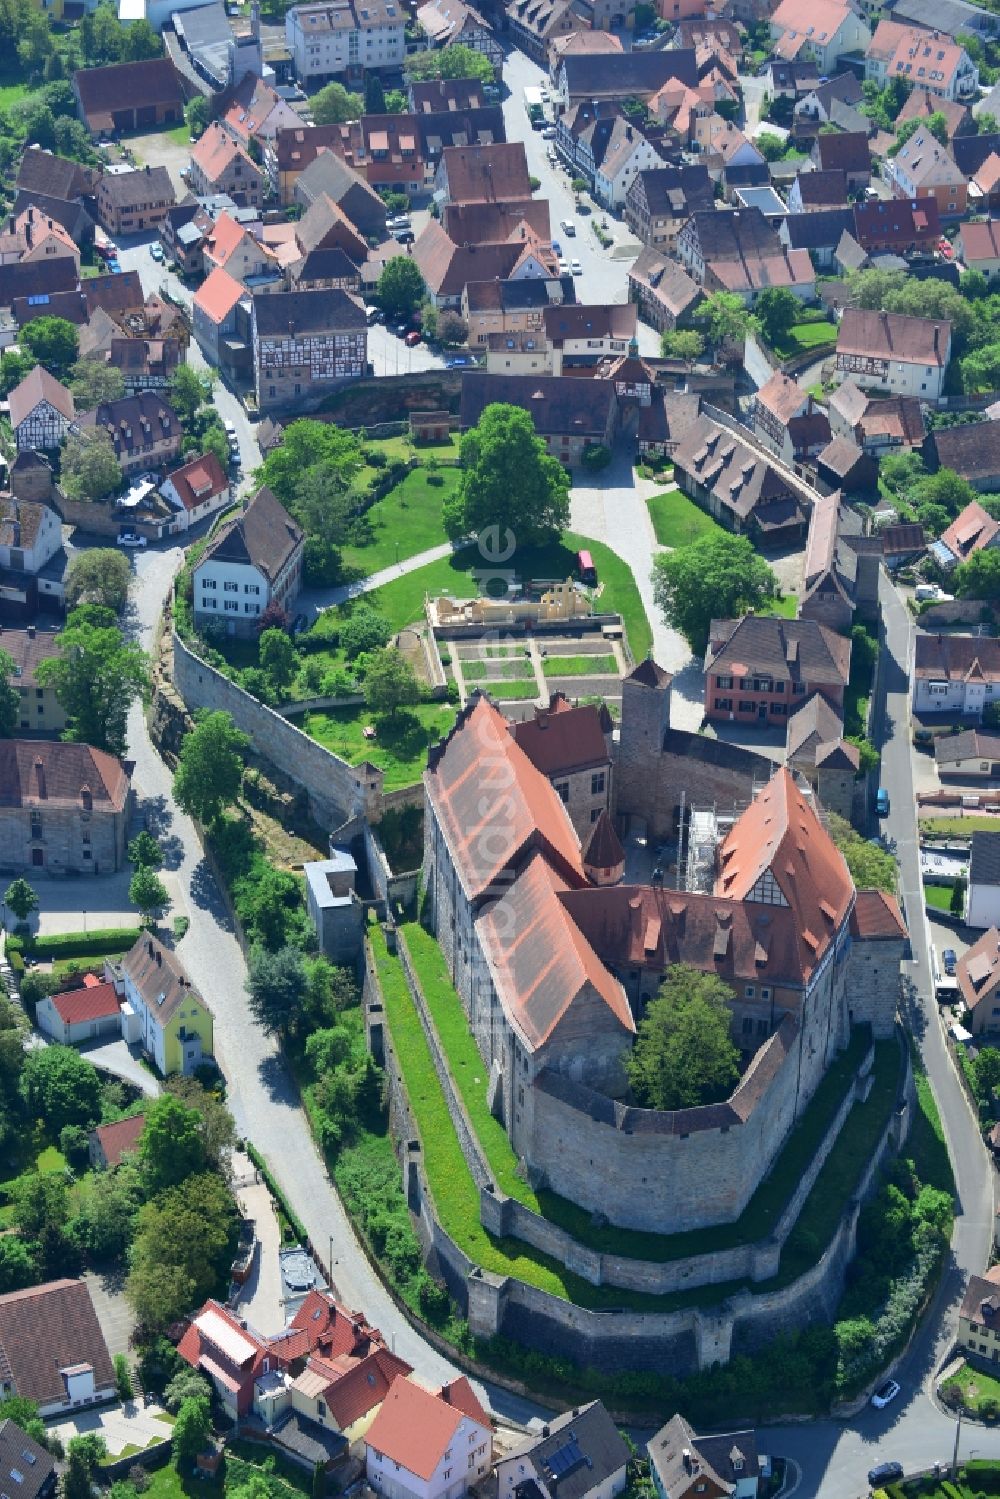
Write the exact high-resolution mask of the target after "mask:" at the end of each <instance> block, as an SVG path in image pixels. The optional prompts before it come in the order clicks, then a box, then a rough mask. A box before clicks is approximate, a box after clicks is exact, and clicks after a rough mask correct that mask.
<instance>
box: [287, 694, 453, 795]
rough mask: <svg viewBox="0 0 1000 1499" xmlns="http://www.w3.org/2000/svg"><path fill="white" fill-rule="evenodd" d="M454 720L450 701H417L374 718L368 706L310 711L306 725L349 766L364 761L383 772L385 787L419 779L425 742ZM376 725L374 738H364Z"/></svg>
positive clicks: (439, 735)
mask: <svg viewBox="0 0 1000 1499" xmlns="http://www.w3.org/2000/svg"><path fill="white" fill-rule="evenodd" d="M454 721H455V710H454V708H453V707H452V706H451V704H450V703H445V704H443V705H438V704H437V703H418V704H417V705H416V707H414V708H407V709H406V710H405V711H403V712H402V713H400V714H399V715H398V718H397V720H396V721H395V722H394V721H393V720H392V719H389V718H379V719H375V718H374V717H373V715H372V713H371V712H370V711H369V709H367V708H364V707H360V708H335V709H332V710H331V711H329V712H327V713H307V714H306V716H305V719H304V721H303V724H302V727H303V729H304V730H305V732H306V733H307V734H308V735H309V737H310V738H311V739H315V740H316V741H317V742H318V743H319V744H322V745H325V746H326V748H327V749H329V750H332V751H333V752H334V754H336V755H340V757H341V759H344V760H346V761H347V762H348V764H350V765H360V764H361V762H362V761H363V760H367V761H369V762H370V763H371V764H372V765H377V766H378V768H379V769H380V770H382V771H384V772H385V790H386V791H395V790H397V789H398V788H399V787H400V786H412V785H414V784H415V783H416V782H417V781H419V780H420V777H421V774H422V772H423V769H424V765H425V764H426V762H427V746H428V745H429V744H433V743H435V742H436V741H437V740H438V739H441V738H442V737H443V736H444V735H445V734H446V733H447V732H448V730H449V729H450V728H451V726H452V724H453V723H454ZM368 724H374V725H375V727H376V737H375V738H374V739H366V738H365V737H364V734H363V733H362V730H363V729H364V728H365V726H366V725H368Z"/></svg>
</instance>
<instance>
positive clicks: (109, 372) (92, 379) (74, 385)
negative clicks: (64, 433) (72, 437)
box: [69, 359, 125, 411]
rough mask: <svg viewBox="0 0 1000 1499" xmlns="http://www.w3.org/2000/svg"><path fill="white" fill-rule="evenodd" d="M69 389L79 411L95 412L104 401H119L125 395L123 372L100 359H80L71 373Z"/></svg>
mask: <svg viewBox="0 0 1000 1499" xmlns="http://www.w3.org/2000/svg"><path fill="white" fill-rule="evenodd" d="M69 388H70V390H71V391H72V392H73V399H74V401H75V402H76V409H77V411H93V409H94V407H95V406H100V405H101V403H102V402H103V401H117V400H118V399H119V398H120V397H121V396H123V395H124V394H125V381H124V379H123V377H122V372H121V370H117V369H115V368H114V366H113V365H110V364H102V363H101V361H100V360H99V359H78V360H77V361H76V363H75V364H74V366H73V368H72V370H71V371H70V381H69Z"/></svg>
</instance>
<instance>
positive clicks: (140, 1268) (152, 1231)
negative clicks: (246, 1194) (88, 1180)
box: [129, 1171, 237, 1325]
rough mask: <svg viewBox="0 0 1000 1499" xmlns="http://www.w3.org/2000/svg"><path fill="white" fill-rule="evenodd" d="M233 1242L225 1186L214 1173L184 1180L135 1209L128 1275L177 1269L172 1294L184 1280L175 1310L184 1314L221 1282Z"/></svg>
mask: <svg viewBox="0 0 1000 1499" xmlns="http://www.w3.org/2000/svg"><path fill="white" fill-rule="evenodd" d="M236 1239H237V1212H236V1204H235V1202H234V1201H233V1195H232V1193H231V1192H230V1190H229V1188H228V1186H227V1185H226V1183H225V1182H224V1181H223V1180H222V1178H221V1177H220V1176H218V1175H217V1174H216V1173H215V1172H214V1171H205V1172H202V1173H201V1174H200V1175H197V1176H189V1177H187V1178H186V1180H185V1181H184V1182H183V1183H182V1184H181V1186H179V1187H169V1188H167V1190H166V1191H164V1192H160V1193H158V1194H157V1196H156V1197H154V1198H153V1199H152V1201H150V1202H147V1203H146V1204H145V1205H144V1206H143V1207H142V1208H141V1209H140V1211H139V1220H138V1225H137V1229H136V1236H135V1241H134V1243H133V1245H132V1255H131V1263H132V1269H133V1273H135V1272H139V1274H140V1275H142V1274H145V1273H146V1272H147V1271H148V1269H149V1268H150V1266H153V1265H156V1266H159V1267H162V1268H164V1269H168V1268H170V1267H174V1268H175V1269H176V1270H179V1271H180V1272H181V1280H180V1281H179V1282H178V1283H177V1286H176V1287H175V1289H179V1287H180V1285H181V1284H182V1283H183V1279H185V1278H186V1280H187V1282H188V1291H187V1295H188V1300H187V1302H186V1304H185V1305H183V1306H182V1307H181V1308H180V1310H181V1311H185V1310H189V1309H190V1307H191V1305H192V1303H195V1304H197V1303H198V1302H199V1301H203V1300H204V1298H205V1297H206V1296H211V1295H213V1294H215V1293H216V1292H217V1291H218V1290H219V1289H220V1287H221V1285H222V1284H224V1283H225V1279H226V1277H227V1275H228V1271H229V1266H230V1264H231V1263H232V1257H233V1250H234V1249H235V1247H236ZM129 1283H130V1285H131V1276H130V1277H129ZM161 1289H162V1288H161ZM173 1316H174V1317H176V1316H177V1310H176V1309H175V1310H174V1312H173ZM168 1320H173V1318H172V1317H171V1318H169V1319H168ZM161 1325H162V1324H161Z"/></svg>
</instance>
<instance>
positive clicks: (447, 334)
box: [437, 308, 469, 348]
mask: <svg viewBox="0 0 1000 1499" xmlns="http://www.w3.org/2000/svg"><path fill="white" fill-rule="evenodd" d="M437 336H438V338H439V340H440V341H441V343H443V344H444V345H445V346H446V347H447V348H457V347H458V345H459V344H464V343H465V342H466V340H467V339H468V337H469V329H468V327H467V325H466V324H465V323H464V322H463V321H462V319H461V318H460V317H459V315H458V313H457V312H452V311H450V310H449V309H448V308H446V309H445V310H444V312H442V313H440V314H439V315H438V320H437Z"/></svg>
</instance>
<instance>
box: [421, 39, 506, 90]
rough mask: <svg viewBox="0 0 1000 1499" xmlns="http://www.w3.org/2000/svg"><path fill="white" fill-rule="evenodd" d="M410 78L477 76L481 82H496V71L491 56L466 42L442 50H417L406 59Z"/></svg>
mask: <svg viewBox="0 0 1000 1499" xmlns="http://www.w3.org/2000/svg"><path fill="white" fill-rule="evenodd" d="M406 72H407V74H408V76H409V77H410V78H418V79H420V78H475V79H477V80H478V81H479V82H480V83H495V82H496V72H495V70H494V67H493V64H492V63H491V62H490V60H489V58H488V57H486V56H484V54H483V53H482V52H477V51H476V49H475V48H474V47H467V46H466V45H465V44H464V42H456V43H455V44H454V45H453V46H451V47H443V48H442V49H441V50H440V52H435V51H428V52H415V53H414V54H413V55H412V56H410V57H408V58H407V59H406Z"/></svg>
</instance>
